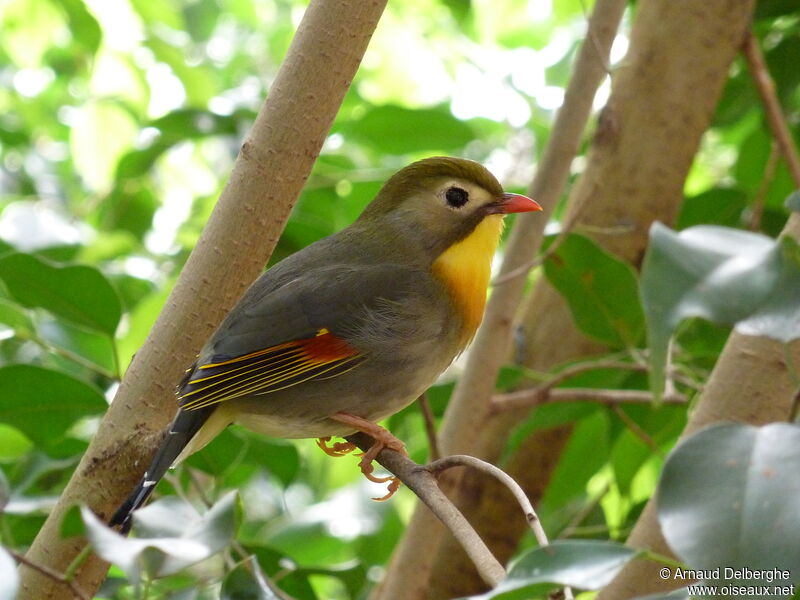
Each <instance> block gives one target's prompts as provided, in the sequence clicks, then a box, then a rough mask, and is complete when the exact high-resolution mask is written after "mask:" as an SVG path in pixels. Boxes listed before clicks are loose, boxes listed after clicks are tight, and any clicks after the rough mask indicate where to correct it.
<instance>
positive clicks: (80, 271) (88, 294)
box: [0, 253, 122, 336]
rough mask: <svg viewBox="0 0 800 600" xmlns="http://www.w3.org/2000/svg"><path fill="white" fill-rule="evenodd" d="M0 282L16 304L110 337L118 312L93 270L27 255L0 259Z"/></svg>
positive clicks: (109, 289) (112, 295)
mask: <svg viewBox="0 0 800 600" xmlns="http://www.w3.org/2000/svg"><path fill="white" fill-rule="evenodd" d="M0 279H2V280H3V282H4V283H5V284H6V287H7V288H8V291H9V292H10V293H11V295H12V296H13V297H14V299H15V300H17V302H19V303H20V304H22V305H24V306H27V307H39V308H44V309H47V310H49V311H50V312H51V313H53V314H54V315H57V316H59V317H63V318H64V319H67V320H69V321H72V322H74V323H77V324H79V325H86V326H88V327H91V328H92V329H96V330H98V331H102V332H104V333H107V334H108V335H111V336H113V335H114V332H115V331H116V329H117V324H118V323H119V319H120V315H121V312H122V309H121V307H120V303H119V298H117V293H116V292H115V291H114V288H112V287H111V284H110V283H108V280H106V278H105V277H103V275H102V274H101V273H100V271H98V270H97V269H95V268H92V267H87V266H83V265H81V266H64V267H62V266H56V265H53V264H50V263H48V262H45V261H44V260H41V259H39V258H37V257H35V256H31V255H30V254H22V253H15V254H8V255H5V256H3V257H0Z"/></svg>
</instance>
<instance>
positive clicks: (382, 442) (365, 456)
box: [317, 413, 408, 502]
mask: <svg viewBox="0 0 800 600" xmlns="http://www.w3.org/2000/svg"><path fill="white" fill-rule="evenodd" d="M331 418H332V419H333V420H335V421H339V422H340V423H345V424H347V425H349V426H351V427H353V428H354V429H357V430H358V431H362V432H364V433H366V434H367V435H369V436H371V437H372V438H373V439H374V440H375V443H374V444H372V446H370V447H369V449H368V450H367V451H366V452H363V453H361V455H360V456H361V460H360V461H359V462H358V466H359V468H360V469H361V472H362V473H363V474H364V477H366V478H367V479H369V480H370V481H373V482H375V483H386V482H387V481H388V482H389V486H388V488H387V493H386V495H385V496H382V497H380V498H373V500H375V501H377V502H385V501H386V500H388V499H389V498H391V497H392V496H393V495H394V493H395V492H396V491H397V490H398V489H399V488H400V484H401V481H400V480H399V479H398V478H397V477H394V476H392V475H388V476H386V477H378V476H375V475H373V474H372V472H373V471H374V469H375V467H374V466H373V465H372V461H374V460H375V458H376V457H377V456H378V454H379V453H380V451H381V450H383V449H384V448H389V449H391V450H394V451H396V452H400V453H401V454H403V455H404V456H408V452H406V447H405V444H403V442H401V441H400V440H398V439H397V438H396V437H395V436H393V435H392V434H391V433H389V432H388V431H387V430H386V429H384V428H383V427H381V426H380V425H377V424H376V423H373V422H372V421H368V420H367V419H362V418H361V417H356V416H353V415H349V414H347V413H336V414H335V415H333V416H332V417H331ZM330 439H331V438H330V437H324V438H319V439H318V440H317V446H319V447H320V448H322V450H323V451H324V452H325V453H326V454H328V455H329V456H344V455H345V454H348V453H350V452H352V451H353V450H354V449H355V448H356V446H355V444H353V443H352V442H336V443H334V444H332V445H329V444H328V442H330Z"/></svg>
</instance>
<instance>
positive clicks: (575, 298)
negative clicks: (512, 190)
mask: <svg viewBox="0 0 800 600" xmlns="http://www.w3.org/2000/svg"><path fill="white" fill-rule="evenodd" d="M544 269H545V273H546V274H547V278H548V280H549V281H550V283H552V284H553V286H555V288H556V289H558V291H559V292H561V295H562V296H564V299H565V300H566V301H567V304H568V305H569V307H570V311H571V312H572V316H573V318H574V319H575V323H576V324H577V325H578V327H579V328H580V329H581V331H583V332H584V333H585V334H586V335H588V336H590V337H592V338H594V339H596V340H598V341H600V342H602V343H604V344H607V345H609V346H612V347H631V346H635V345H636V344H637V343H638V342H639V340H640V339H641V337H642V334H643V332H644V314H643V313H642V308H641V304H640V302H639V294H638V290H637V284H636V274H635V272H634V270H633V268H631V266H630V265H628V264H627V263H625V262H623V261H621V260H619V259H618V258H616V257H614V256H613V255H612V254H610V253H608V252H606V251H605V250H603V249H602V248H600V246H598V245H597V244H595V243H594V242H592V241H591V240H589V239H588V238H585V237H583V236H580V235H576V234H570V235H568V236H567V238H566V239H565V240H564V241H563V243H562V244H561V245H560V246H559V247H558V249H557V250H556V252H555V253H554V254H553V255H552V256H550V257H549V258H548V259H547V260H546V261H545V263H544Z"/></svg>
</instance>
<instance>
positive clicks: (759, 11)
mask: <svg viewBox="0 0 800 600" xmlns="http://www.w3.org/2000/svg"><path fill="white" fill-rule="evenodd" d="M796 13H797V2H795V0H758V2H757V3H756V9H755V13H754V15H753V18H754V19H756V20H760V19H774V18H776V17H780V16H782V15H792V14H796Z"/></svg>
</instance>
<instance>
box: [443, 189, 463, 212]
mask: <svg viewBox="0 0 800 600" xmlns="http://www.w3.org/2000/svg"><path fill="white" fill-rule="evenodd" d="M444 199H445V200H447V203H448V204H449V205H450V206H452V207H453V208H461V207H462V206H464V205H465V204H466V203H467V201H468V200H469V194H468V193H467V190H465V189H462V188H460V187H451V188H447V191H446V192H445V193H444Z"/></svg>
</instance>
